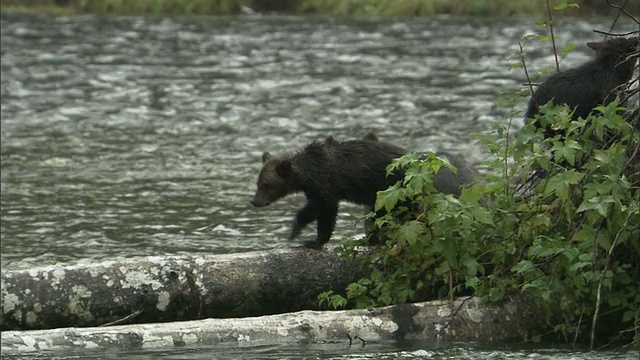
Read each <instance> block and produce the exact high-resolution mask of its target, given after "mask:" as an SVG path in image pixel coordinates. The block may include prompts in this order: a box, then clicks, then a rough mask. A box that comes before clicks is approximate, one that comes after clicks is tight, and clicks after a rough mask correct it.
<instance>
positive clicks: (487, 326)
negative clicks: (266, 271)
mask: <svg viewBox="0 0 640 360" xmlns="http://www.w3.org/2000/svg"><path fill="white" fill-rule="evenodd" d="M452 308H453V309H454V316H453V317H452V316H451V315H452V311H451V310H452ZM452 319H453V320H452ZM531 319H532V317H529V316H527V315H526V312H523V311H522V309H519V307H518V306H517V304H516V303H515V302H511V303H507V304H505V305H503V306H500V307H497V306H486V305H484V304H483V303H482V302H481V300H480V299H478V298H464V299H458V300H456V301H455V302H454V304H453V307H452V304H451V303H450V302H449V301H442V300H437V301H430V302H423V303H415V304H405V305H397V306H388V307H384V308H376V309H370V310H343V311H308V310H307V311H301V312H295V313H287V314H278V315H269V316H261V317H249V318H240V319H237V318H236V319H206V320H197V321H188V322H171V323H158V324H138V325H119V326H112V327H97V328H66V329H50V330H32V331H4V332H2V333H1V346H2V351H3V353H7V354H8V353H13V352H27V351H42V350H45V349H47V350H65V349H73V348H76V349H94V348H95V349H100V350H103V349H108V348H118V349H131V348H158V347H174V346H196V345H214V344H216V343H220V342H227V343H228V342H249V341H260V342H278V343H283V342H326V341H342V342H344V343H345V344H350V343H351V342H352V341H353V342H354V344H356V345H360V344H366V343H371V342H376V341H384V340H393V339H435V340H447V341H481V342H491V341H506V340H523V339H525V338H526V336H527V332H528V331H529V330H531V328H530V325H531V322H532V320H531Z"/></svg>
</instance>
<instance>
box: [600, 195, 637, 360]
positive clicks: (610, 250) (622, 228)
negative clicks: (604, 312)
mask: <svg viewBox="0 0 640 360" xmlns="http://www.w3.org/2000/svg"><path fill="white" fill-rule="evenodd" d="M636 202H640V193H638V198H637V199H636ZM631 215H633V212H631V211H629V214H628V215H627V218H626V219H625V221H624V224H622V226H621V227H620V230H618V232H617V233H616V237H615V238H614V239H613V243H611V246H610V247H609V252H608V253H607V262H606V264H605V266H604V269H602V275H601V276H600V281H598V291H597V293H596V308H595V311H594V312H593V319H592V321H591V342H590V344H589V350H592V351H593V346H594V344H595V340H596V325H597V324H598V314H599V313H600V304H601V303H602V299H601V298H602V284H603V283H604V277H605V275H606V274H607V271H608V270H609V266H611V256H612V255H613V250H614V249H615V248H616V246H618V241H619V240H620V236H621V235H622V231H623V230H624V229H625V228H627V226H629V221H630V220H631Z"/></svg>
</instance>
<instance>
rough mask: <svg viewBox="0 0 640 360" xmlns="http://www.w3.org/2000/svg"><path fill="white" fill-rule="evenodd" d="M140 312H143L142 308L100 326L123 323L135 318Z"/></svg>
mask: <svg viewBox="0 0 640 360" xmlns="http://www.w3.org/2000/svg"><path fill="white" fill-rule="evenodd" d="M140 314H142V309H140V310H138V311H136V312H134V313H132V314H129V315H127V316H125V317H123V318H122V319H118V320H115V321H112V322H108V323H106V324H102V325H100V326H99V327H104V326H114V325H120V324H122V323H124V322H127V321H129V320H131V319H133V318H135V317H136V316H138V315H140Z"/></svg>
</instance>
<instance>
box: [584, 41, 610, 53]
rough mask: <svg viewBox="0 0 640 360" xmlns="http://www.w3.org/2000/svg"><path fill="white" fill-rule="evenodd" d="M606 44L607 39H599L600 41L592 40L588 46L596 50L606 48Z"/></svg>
mask: <svg viewBox="0 0 640 360" xmlns="http://www.w3.org/2000/svg"><path fill="white" fill-rule="evenodd" d="M605 44H606V41H598V42H593V41H590V42H588V43H587V46H588V47H590V48H591V49H593V50H595V51H598V50H600V49H602V48H604V47H605Z"/></svg>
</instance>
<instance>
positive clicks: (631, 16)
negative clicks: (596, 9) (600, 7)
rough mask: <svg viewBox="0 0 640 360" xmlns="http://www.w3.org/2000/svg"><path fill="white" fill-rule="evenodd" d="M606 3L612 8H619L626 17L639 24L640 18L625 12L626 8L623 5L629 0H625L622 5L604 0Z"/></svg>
mask: <svg viewBox="0 0 640 360" xmlns="http://www.w3.org/2000/svg"><path fill="white" fill-rule="evenodd" d="M605 1H606V3H607V5H609V6H610V7H612V8H614V9H618V10H620V12H622V13H623V14H625V15H627V17H629V19H631V20H633V21H635V23H636V24H640V20H638V19H636V18H635V17H634V16H633V15H631V14H629V13H628V12H627V10H625V8H624V7H625V6H627V3H628V2H629V0H627V1H626V2H625V3H624V5H623V6H620V5H616V4H612V3H611V1H610V0H605Z"/></svg>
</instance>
